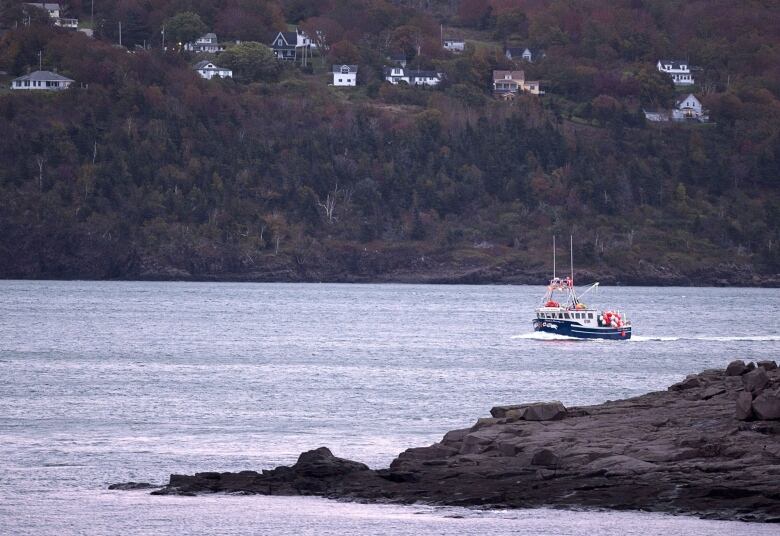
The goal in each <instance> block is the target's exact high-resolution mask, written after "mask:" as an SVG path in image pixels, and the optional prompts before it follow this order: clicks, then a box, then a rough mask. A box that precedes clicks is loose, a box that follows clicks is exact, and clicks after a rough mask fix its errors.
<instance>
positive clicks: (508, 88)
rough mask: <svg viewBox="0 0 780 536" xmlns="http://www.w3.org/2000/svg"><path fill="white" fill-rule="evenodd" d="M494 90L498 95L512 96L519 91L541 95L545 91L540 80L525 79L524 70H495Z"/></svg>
mask: <svg viewBox="0 0 780 536" xmlns="http://www.w3.org/2000/svg"><path fill="white" fill-rule="evenodd" d="M493 92H494V93H495V94H496V96H501V97H505V98H510V97H512V96H514V95H517V94H518V93H526V92H527V93H532V94H533V95H539V94H541V93H544V91H542V90H541V87H540V86H539V81H538V80H534V81H528V80H526V79H525V72H524V71H493Z"/></svg>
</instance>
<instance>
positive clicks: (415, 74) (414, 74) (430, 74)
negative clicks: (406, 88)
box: [406, 71, 439, 78]
mask: <svg viewBox="0 0 780 536" xmlns="http://www.w3.org/2000/svg"><path fill="white" fill-rule="evenodd" d="M406 74H407V76H408V77H409V78H438V77H439V73H437V72H436V71H406Z"/></svg>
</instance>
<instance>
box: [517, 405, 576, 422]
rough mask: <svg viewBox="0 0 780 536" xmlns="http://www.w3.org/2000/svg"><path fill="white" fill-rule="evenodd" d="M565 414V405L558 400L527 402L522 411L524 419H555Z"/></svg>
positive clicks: (561, 417)
mask: <svg viewBox="0 0 780 536" xmlns="http://www.w3.org/2000/svg"><path fill="white" fill-rule="evenodd" d="M565 416H566V407H565V406H564V405H563V404H561V403H560V402H558V401H557V400H555V401H553V402H537V403H536V404H529V405H528V406H527V407H526V408H525V412H524V413H523V417H522V418H523V420H526V421H557V420H558V419H563V418H564V417H565Z"/></svg>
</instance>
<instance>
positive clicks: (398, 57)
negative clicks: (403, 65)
mask: <svg viewBox="0 0 780 536" xmlns="http://www.w3.org/2000/svg"><path fill="white" fill-rule="evenodd" d="M387 58H388V59H389V60H390V61H406V54H404V53H403V52H393V53H392V54H389V55H388V56H387Z"/></svg>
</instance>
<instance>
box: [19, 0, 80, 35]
mask: <svg viewBox="0 0 780 536" xmlns="http://www.w3.org/2000/svg"><path fill="white" fill-rule="evenodd" d="M24 5H26V6H32V7H37V8H38V9H43V10H44V11H46V12H47V13H48V14H49V18H50V19H51V20H52V21H54V25H55V26H60V27H62V28H71V29H77V28H78V27H79V19H72V18H65V17H62V16H61V12H62V8H61V7H60V4H58V3H49V2H25V4H24Z"/></svg>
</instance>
